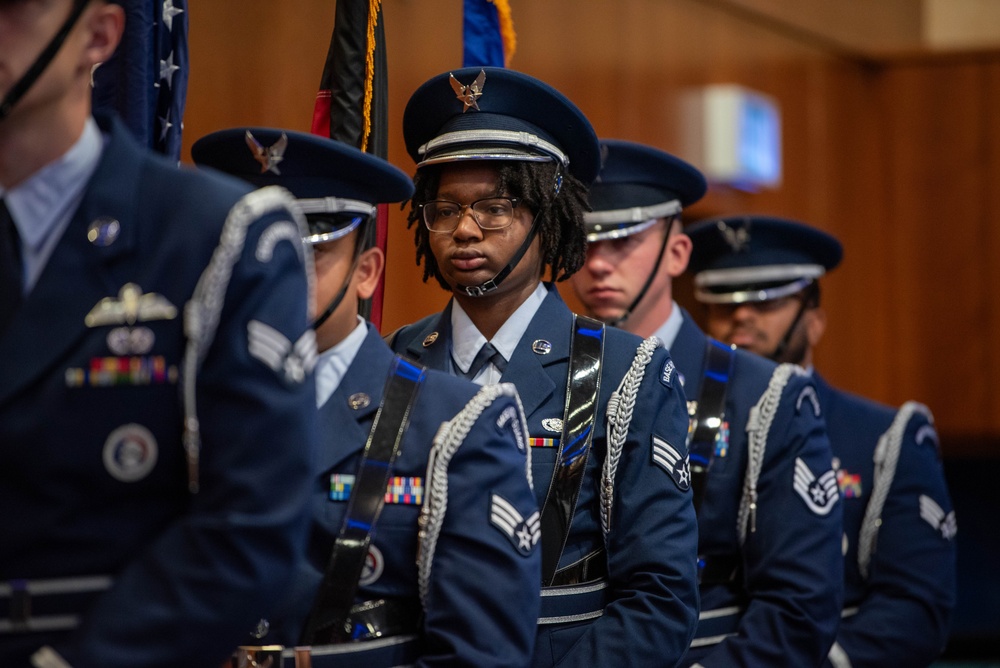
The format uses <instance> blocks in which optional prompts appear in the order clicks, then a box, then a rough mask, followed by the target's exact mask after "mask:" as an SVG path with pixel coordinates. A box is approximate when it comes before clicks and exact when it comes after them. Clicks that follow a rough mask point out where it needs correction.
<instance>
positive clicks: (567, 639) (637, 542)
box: [393, 286, 698, 666]
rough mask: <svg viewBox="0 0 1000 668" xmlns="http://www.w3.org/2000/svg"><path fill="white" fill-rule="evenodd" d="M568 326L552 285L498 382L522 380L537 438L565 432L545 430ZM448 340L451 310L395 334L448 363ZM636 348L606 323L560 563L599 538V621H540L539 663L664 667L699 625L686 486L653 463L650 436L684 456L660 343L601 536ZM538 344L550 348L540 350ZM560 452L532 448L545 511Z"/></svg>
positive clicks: (562, 367) (412, 348) (564, 365)
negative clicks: (612, 417)
mask: <svg viewBox="0 0 1000 668" xmlns="http://www.w3.org/2000/svg"><path fill="white" fill-rule="evenodd" d="M571 327H572V313H571V312H570V310H569V308H567V306H566V304H565V303H564V302H563V301H562V299H561V298H560V297H559V293H558V292H557V291H556V290H555V288H554V287H552V286H549V294H548V296H547V297H546V298H545V300H544V301H543V303H542V305H541V306H540V308H539V310H538V312H537V313H536V314H535V316H534V318H533V319H532V321H531V323H530V324H529V326H528V329H527V330H526V332H525V334H524V336H523V337H522V338H521V340H520V342H519V343H518V345H517V348H516V349H515V351H514V354H513V356H512V357H511V359H510V360H509V362H508V364H507V368H506V370H505V371H504V374H503V376H502V380H503V381H504V382H512V383H514V385H515V386H517V390H518V393H519V394H520V397H521V402H522V405H523V407H524V412H525V415H526V416H527V418H528V431H529V433H530V434H531V436H532V437H533V445H538V444H539V443H540V442H541V441H542V439H556V440H558V438H559V435H560V434H559V432H558V431H553V429H552V427H551V426H549V427H548V428H546V426H544V425H546V424H548V425H551V423H549V422H548V419H551V418H557V419H560V420H561V419H562V417H563V409H564V405H565V400H566V375H567V373H568V364H569V349H570V340H571ZM432 332H437V333H438V336H437V338H436V340H434V341H431V338H433V337H431V338H428V337H429V335H430V334H431V333H432ZM450 341H451V312H450V306H449V307H448V308H446V310H445V311H444V312H443V313H441V314H437V315H432V316H430V317H428V318H426V319H424V320H422V321H420V322H418V323H415V324H413V325H410V326H408V327H405V328H403V329H402V330H400V331H399V332H398V333H397V335H396V336H395V338H394V342H393V347H394V348H395V349H396V350H397V351H401V352H405V353H406V354H407V355H410V356H412V357H414V358H415V359H418V360H419V361H420V362H421V363H422V364H425V365H427V366H430V367H432V368H436V369H448V368H449V356H450V355H451V344H450ZM536 341H547V342H548V343H550V344H551V348H550V349H549V350H548V352H536V351H535V350H533V346H532V344H533V343H534V342H536ZM640 343H641V339H639V338H638V337H636V336H634V335H632V334H628V333H626V332H623V331H621V330H617V329H614V328H608V330H607V334H606V342H605V348H604V360H603V364H602V366H603V371H602V379H601V387H600V399H599V403H600V410H599V416H598V421H597V425H596V428H595V431H594V439H593V446H592V451H591V454H590V458H589V460H588V462H587V468H586V472H585V478H584V481H583V489H582V491H581V492H580V496H579V499H578V502H577V509H576V514H575V516H574V519H573V524H572V526H571V529H570V533H569V537H568V540H567V544H566V548H565V550H564V551H563V555H562V559H561V561H560V564H559V565H560V567H564V566H567V565H570V564H573V563H574V562H576V561H578V560H580V559H582V558H583V557H585V556H587V555H589V554H591V553H593V552H595V551H596V550H598V549H599V548H600V547H601V546H602V545H605V544H606V546H607V554H608V570H609V580H610V584H609V587H608V590H607V603H606V605H605V606H604V609H603V614H602V615H601V616H600V617H598V618H596V619H593V620H589V621H581V622H572V623H564V624H546V625H544V626H540V630H539V635H538V638H537V642H536V647H535V658H534V665H536V666H551V665H565V666H612V665H663V666H669V665H673V664H675V663H677V661H679V659H680V657H681V656H683V654H684V651H685V649H686V648H687V645H688V643H689V641H690V639H691V637H692V634H693V632H694V625H695V623H696V620H697V613H698V592H697V579H696V578H697V576H696V573H695V566H696V564H695V557H696V553H695V550H696V547H697V527H696V522H695V517H694V508H693V505H692V503H691V492H690V490H689V488H688V487H687V486H686V484H684V485H683V489H682V488H681V486H682V485H679V484H678V483H677V482H675V479H674V478H672V477H671V475H670V474H668V473H667V472H666V471H665V470H664V469H663V468H660V467H659V466H658V465H656V464H654V462H653V439H654V438H656V439H659V440H660V441H661V442H666V443H669V444H670V445H671V446H672V447H674V448H676V450H677V451H678V453H679V455H680V459H681V460H682V461H683V460H684V459H685V458H686V456H687V449H686V447H685V434H686V432H687V415H686V411H685V401H684V395H683V392H682V390H681V388H680V384H679V383H678V382H677V378H676V374H675V373H674V372H673V365H672V363H671V362H670V356H669V354H668V353H667V351H666V350H663V349H662V348H659V349H657V350H656V351H655V353H654V355H653V358H652V361H651V362H650V363H649V365H648V366H647V367H646V373H645V376H644V378H643V381H642V385H641V387H640V389H639V393H638V397H637V403H636V406H635V411H634V415H633V419H632V422H631V428H630V429H629V431H628V436H627V441H626V442H625V445H624V450H623V453H622V456H621V461H620V464H619V468H618V471H617V477H616V480H615V487H614V496H613V499H614V505H613V508H614V510H613V518H612V525H611V530H610V532H609V534H608V536H607V537H606V538H605V537H604V536H602V529H601V523H600V515H599V505H600V499H599V482H600V476H601V466H602V464H603V462H604V459H605V452H606V434H605V409H606V406H607V403H608V399H609V398H610V396H611V393H612V392H613V391H614V390H615V389H616V388H617V387H618V385H619V382H620V381H621V379H622V377H623V376H624V375H625V373H626V371H627V370H628V368H629V366H630V365H631V364H632V360H633V357H634V356H635V353H636V349H637V348H638V346H639V344H640ZM536 348H537V349H538V350H539V351H545V350H546V348H545V347H544V346H536ZM543 421H544V422H543ZM535 439H537V440H535ZM550 445H551V444H550ZM555 458H556V450H555V447H533V449H532V472H533V476H534V480H535V495H536V497H537V499H538V503H539V505H540V506H541V505H542V503H543V501H544V498H545V495H546V492H547V490H548V486H549V481H550V480H551V478H552V473H553V468H554V463H555ZM684 482H686V481H684ZM543 540H544V538H543ZM544 596H545V595H544V594H543V610H544V607H545V598H544Z"/></svg>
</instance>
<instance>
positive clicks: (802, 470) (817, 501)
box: [793, 457, 840, 516]
mask: <svg viewBox="0 0 1000 668" xmlns="http://www.w3.org/2000/svg"><path fill="white" fill-rule="evenodd" d="M793 487H794V488H795V491H796V492H798V494H799V496H801V497H802V500H803V501H805V502H806V506H808V507H809V510H811V511H813V512H814V513H816V514H817V515H821V516H822V515H829V514H830V511H831V510H833V507H834V506H835V505H836V504H837V499H838V498H839V497H840V488H839V487H838V486H837V474H836V473H834V472H833V469H830V470H829V471H827V472H826V473H824V474H823V475H821V476H820V477H819V478H816V476H815V475H813V472H812V471H810V470H809V466H808V465H807V464H806V463H805V462H804V461H802V459H801V458H799V457H796V458H795V481H794V483H793Z"/></svg>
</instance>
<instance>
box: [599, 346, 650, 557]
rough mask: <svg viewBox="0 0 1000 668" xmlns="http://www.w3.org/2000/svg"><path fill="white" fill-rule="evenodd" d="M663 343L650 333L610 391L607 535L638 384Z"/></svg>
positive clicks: (604, 478) (604, 507) (604, 496)
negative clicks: (614, 387) (616, 387)
mask: <svg viewBox="0 0 1000 668" xmlns="http://www.w3.org/2000/svg"><path fill="white" fill-rule="evenodd" d="M662 345H663V344H662V343H660V340H659V339H658V338H656V337H655V336H651V337H649V338H648V339H646V340H645V341H643V342H642V343H641V344H639V347H638V348H637V349H636V352H635V357H634V358H633V359H632V366H631V367H629V370H628V372H627V373H626V374H625V376H624V377H623V378H622V382H621V383H620V384H619V385H618V389H617V390H615V391H614V392H612V393H611V398H610V399H609V400H608V409H607V419H608V427H607V433H608V437H607V443H608V452H607V454H606V455H605V458H604V467H603V468H602V470H601V529H602V530H603V532H604V536H605V538H607V535H608V532H610V531H611V511H612V507H613V506H614V502H615V500H614V496H615V474H616V473H617V472H618V463H619V461H620V460H621V456H622V450H623V449H624V447H625V439H626V437H627V436H628V428H629V425H631V424H632V412H633V411H634V410H635V400H636V397H637V396H638V394H639V387H640V386H641V385H642V379H643V377H644V376H645V375H646V367H647V366H648V365H649V363H650V361H652V359H653V352H654V351H655V350H656V349H657V348H659V347H661V346H662Z"/></svg>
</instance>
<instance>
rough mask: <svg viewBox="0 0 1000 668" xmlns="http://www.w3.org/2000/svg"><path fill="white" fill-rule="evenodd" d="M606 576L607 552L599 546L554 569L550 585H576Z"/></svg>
mask: <svg viewBox="0 0 1000 668" xmlns="http://www.w3.org/2000/svg"><path fill="white" fill-rule="evenodd" d="M607 576H608V553H607V552H605V551H604V548H601V549H600V550H598V551H597V552H594V553H593V554H588V555H587V556H586V557H584V558H583V559H581V560H580V561H578V562H576V563H575V564H570V565H569V566H566V567H565V568H560V569H559V570H558V571H556V574H555V576H554V577H553V578H552V582H551V586H553V587H555V586H559V585H576V584H581V583H584V582H592V581H594V580H600V579H602V578H606V577H607Z"/></svg>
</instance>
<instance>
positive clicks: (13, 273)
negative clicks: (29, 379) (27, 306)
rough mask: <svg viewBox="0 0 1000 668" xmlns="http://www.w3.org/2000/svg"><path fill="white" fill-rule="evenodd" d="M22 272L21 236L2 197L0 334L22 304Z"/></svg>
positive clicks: (0, 210)
mask: <svg viewBox="0 0 1000 668" xmlns="http://www.w3.org/2000/svg"><path fill="white" fill-rule="evenodd" d="M22 272H23V270H22V268H21V237H20V236H19V235H18V233H17V228H16V227H15V226H14V221H13V219H12V218H11V217H10V211H8V210H7V204H6V202H4V201H3V200H2V199H0V334H3V333H4V332H5V331H7V326H8V325H9V324H10V321H11V320H13V319H14V314H15V313H17V309H18V308H19V307H20V306H21V301H22V300H23V288H22V285H23V282H22V278H21V274H22Z"/></svg>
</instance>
